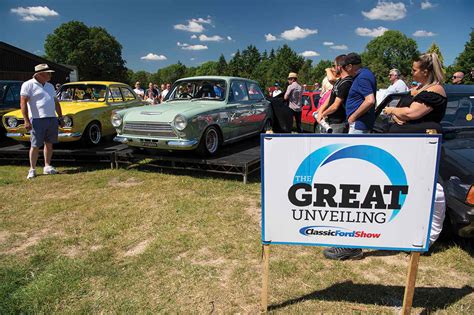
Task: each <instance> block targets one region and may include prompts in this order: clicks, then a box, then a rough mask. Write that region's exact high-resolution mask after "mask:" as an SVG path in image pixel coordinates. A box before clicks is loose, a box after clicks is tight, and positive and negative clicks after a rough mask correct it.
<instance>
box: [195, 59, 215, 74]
mask: <svg viewBox="0 0 474 315" xmlns="http://www.w3.org/2000/svg"><path fill="white" fill-rule="evenodd" d="M218 65H219V63H218V62H215V61H207V62H205V63H203V64H201V65H200V66H199V67H197V69H196V73H195V74H196V75H218V73H217V72H218V71H217V68H218Z"/></svg>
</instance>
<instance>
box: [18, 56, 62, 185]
mask: <svg viewBox="0 0 474 315" xmlns="http://www.w3.org/2000/svg"><path fill="white" fill-rule="evenodd" d="M52 72H54V70H52V69H51V68H49V66H48V65H47V64H40V65H37V66H36V67H35V74H34V75H33V78H32V79H30V80H28V81H26V82H24V83H23V84H22V85H21V91H20V107H21V113H22V115H23V119H24V120H25V129H26V130H27V131H30V134H31V148H30V170H29V171H28V176H27V177H26V178H27V179H32V178H34V177H36V162H37V161H38V154H39V148H40V147H42V146H44V149H43V151H44V169H43V174H47V175H52V174H56V173H57V171H56V169H55V168H54V167H52V166H51V158H52V156H53V143H57V142H58V120H59V123H60V124H61V126H63V125H64V123H63V120H62V112H61V107H60V106H59V101H58V99H57V98H56V92H55V90H54V86H53V85H52V84H51V83H48V81H50V80H51V76H52ZM56 113H57V114H58V117H56Z"/></svg>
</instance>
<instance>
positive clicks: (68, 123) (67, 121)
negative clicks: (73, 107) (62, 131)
mask: <svg viewBox="0 0 474 315" xmlns="http://www.w3.org/2000/svg"><path fill="white" fill-rule="evenodd" d="M63 122H64V128H71V127H72V118H71V117H69V116H64V117H63Z"/></svg>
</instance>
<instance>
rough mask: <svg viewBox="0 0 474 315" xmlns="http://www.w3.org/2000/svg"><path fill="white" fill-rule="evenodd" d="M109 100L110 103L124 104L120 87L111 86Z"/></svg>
mask: <svg viewBox="0 0 474 315" xmlns="http://www.w3.org/2000/svg"><path fill="white" fill-rule="evenodd" d="M107 100H108V101H109V103H119V102H123V97H122V93H120V89H119V87H118V86H111V87H110V88H109V97H108V99H107Z"/></svg>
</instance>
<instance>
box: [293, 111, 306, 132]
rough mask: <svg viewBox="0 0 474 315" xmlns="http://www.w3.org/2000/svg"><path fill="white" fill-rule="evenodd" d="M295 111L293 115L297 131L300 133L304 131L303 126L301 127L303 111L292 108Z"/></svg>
mask: <svg viewBox="0 0 474 315" xmlns="http://www.w3.org/2000/svg"><path fill="white" fill-rule="evenodd" d="M291 111H292V112H293V117H294V118H295V121H296V131H297V132H298V133H303V128H301V111H299V112H295V111H294V110H291Z"/></svg>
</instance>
